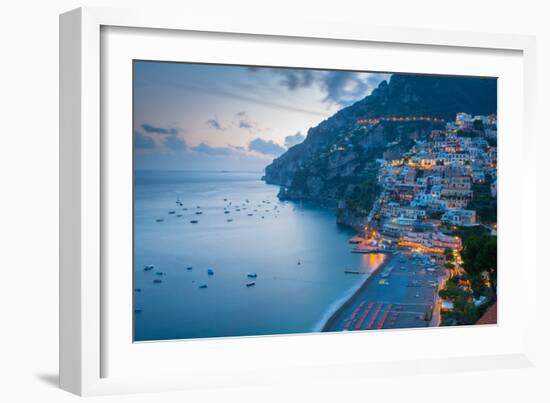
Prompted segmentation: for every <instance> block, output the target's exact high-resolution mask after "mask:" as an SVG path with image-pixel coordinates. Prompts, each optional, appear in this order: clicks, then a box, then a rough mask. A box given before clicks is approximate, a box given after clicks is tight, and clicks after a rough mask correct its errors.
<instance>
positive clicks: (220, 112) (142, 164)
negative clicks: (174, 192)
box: [134, 61, 389, 171]
mask: <svg viewBox="0 0 550 403" xmlns="http://www.w3.org/2000/svg"><path fill="white" fill-rule="evenodd" d="M388 78H389V75H387V74H374V73H355V72H342V71H322V70H302V69H286V68H264V67H261V68H258V67H240V66H223V65H206V64H187V63H159V62H141V61H139V62H134V147H135V154H134V155H135V164H136V168H137V169H189V170H239V171H261V170H263V168H264V167H265V166H266V165H268V164H269V163H270V162H271V161H272V160H273V158H275V157H277V156H279V155H281V154H282V153H283V152H284V151H285V150H286V149H288V148H289V147H292V146H293V145H295V144H298V143H300V142H302V141H303V139H304V135H305V134H306V133H307V130H308V129H309V128H310V127H313V126H316V125H317V124H318V123H320V122H321V121H322V120H324V119H326V118H328V117H330V116H331V115H333V114H334V113H335V112H337V111H338V110H339V109H341V108H343V107H345V106H347V105H350V104H352V103H353V102H355V101H358V100H359V99H362V98H363V97H365V96H366V95H368V94H369V93H370V92H371V91H372V90H373V89H374V88H375V87H376V86H377V85H378V84H379V83H380V82H381V81H382V80H384V79H388Z"/></svg>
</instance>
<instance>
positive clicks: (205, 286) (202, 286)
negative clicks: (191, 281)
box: [199, 284, 208, 288]
mask: <svg viewBox="0 0 550 403" xmlns="http://www.w3.org/2000/svg"><path fill="white" fill-rule="evenodd" d="M199 288H208V284H201V285H199Z"/></svg>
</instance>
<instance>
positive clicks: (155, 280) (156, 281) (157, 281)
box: [153, 278, 162, 284]
mask: <svg viewBox="0 0 550 403" xmlns="http://www.w3.org/2000/svg"><path fill="white" fill-rule="evenodd" d="M153 283H155V284H160V283H162V280H161V279H158V278H156V279H154V280H153Z"/></svg>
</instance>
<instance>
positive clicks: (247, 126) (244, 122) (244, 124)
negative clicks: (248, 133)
mask: <svg viewBox="0 0 550 403" xmlns="http://www.w3.org/2000/svg"><path fill="white" fill-rule="evenodd" d="M239 128H241V129H252V128H254V124H253V123H252V122H250V121H248V120H240V121H239Z"/></svg>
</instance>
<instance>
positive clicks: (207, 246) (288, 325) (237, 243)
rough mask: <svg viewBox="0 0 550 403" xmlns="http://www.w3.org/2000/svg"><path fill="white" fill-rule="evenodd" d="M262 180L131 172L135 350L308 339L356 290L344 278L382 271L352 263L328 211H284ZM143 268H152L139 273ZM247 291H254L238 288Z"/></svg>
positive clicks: (363, 258) (287, 206) (290, 206)
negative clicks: (224, 340) (234, 339)
mask: <svg viewBox="0 0 550 403" xmlns="http://www.w3.org/2000/svg"><path fill="white" fill-rule="evenodd" d="M260 177H261V174H260V173H233V172H231V173H222V172H183V171H137V172H136V177H135V182H136V184H135V192H134V194H135V196H134V197H135V206H134V214H135V236H134V239H135V252H134V253H135V256H134V262H135V266H134V287H135V288H139V289H140V290H141V291H139V292H137V291H136V292H135V293H134V296H135V297H134V307H135V308H136V309H137V310H140V311H139V312H136V313H135V314H134V320H135V322H134V323H135V329H134V330H135V340H136V341H144V340H168V339H185V338H200V337H219V336H246V335H267V334H283V333H303V332H311V331H316V330H318V328H319V326H320V325H321V324H322V322H323V320H324V319H326V317H327V315H328V314H329V313H330V312H331V311H333V310H334V309H335V307H337V306H338V305H339V303H341V302H342V299H345V298H346V296H348V295H349V294H350V293H352V292H353V290H354V289H356V288H357V286H358V285H359V284H360V282H362V281H363V280H364V276H362V275H349V274H348V275H346V274H344V272H343V271H344V270H347V269H353V270H365V271H370V270H371V269H372V268H374V267H376V266H377V265H379V264H380V263H381V262H382V261H383V259H384V257H383V256H381V255H358V254H352V253H350V250H351V245H350V244H349V243H348V240H349V238H350V237H351V236H353V232H351V231H349V230H348V229H345V228H343V227H341V226H338V225H337V224H336V223H335V216H334V212H333V211H331V210H326V209H322V208H315V207H312V206H305V205H303V206H302V205H300V204H299V203H292V202H287V203H282V202H280V201H279V200H278V199H277V197H276V195H277V192H278V187H276V186H271V185H266V184H265V183H264V182H262V181H261V180H260ZM178 199H179V200H180V201H181V202H182V204H183V206H182V207H181V206H178V205H177V204H176V200H178ZM224 199H227V201H224ZM247 199H248V201H249V202H248V203H247V202H246V200H247ZM230 202H231V205H230V204H229V203H230ZM197 206H200V209H198V208H197ZM183 208H187V210H184V209H183ZM224 208H227V209H228V210H229V211H230V213H229V214H224ZM237 208H238V209H240V211H237ZM254 210H257V211H254ZM170 211H175V214H169V212H170ZM196 211H202V212H203V214H202V215H196V214H195V213H196ZM177 214H181V215H182V216H181V217H178V216H177ZM248 214H253V216H248ZM262 216H263V218H262ZM158 218H162V219H164V221H162V222H157V221H156V220H157V219H158ZM228 219H232V220H233V221H232V222H228V221H227V220H228ZM190 220H198V221H199V222H198V223H197V224H192V223H190ZM298 261H300V263H301V264H300V265H298ZM149 264H152V265H154V266H155V268H154V269H153V270H150V271H144V270H143V268H144V266H145V265H149ZM188 266H192V267H193V270H191V271H188V270H186V268H187V267H188ZM208 268H212V269H213V270H214V273H215V274H214V275H213V276H209V275H208V274H207V269H208ZM157 272H163V273H165V275H162V276H159V275H157V274H156V273H157ZM249 272H253V273H257V275H258V277H257V278H256V279H249V278H247V273H249ZM155 279H160V280H162V283H160V284H155V283H153V280H155ZM249 281H255V282H256V285H255V286H253V287H246V283H247V282H249ZM201 284H207V285H208V288H206V289H200V288H199V285H201Z"/></svg>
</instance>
